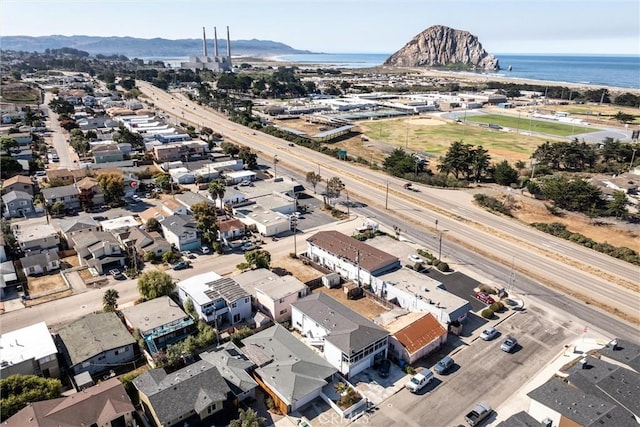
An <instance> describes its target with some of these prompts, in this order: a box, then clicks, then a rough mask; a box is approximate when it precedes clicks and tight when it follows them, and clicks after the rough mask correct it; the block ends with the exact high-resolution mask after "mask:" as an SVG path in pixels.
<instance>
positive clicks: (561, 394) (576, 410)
mask: <svg viewBox="0 0 640 427" xmlns="http://www.w3.org/2000/svg"><path fill="white" fill-rule="evenodd" d="M626 388H628V387H625V389H626ZM634 395H637V393H634ZM527 396H529V397H530V398H531V402H530V405H529V415H531V416H532V417H533V418H535V419H536V420H538V421H539V422H541V423H544V425H553V426H565V425H567V426H584V427H600V426H605V427H606V426H610V427H632V426H635V427H637V426H638V421H637V420H636V419H635V418H634V416H633V415H631V413H629V412H628V411H627V410H625V409H624V408H622V407H620V406H618V405H616V404H615V403H614V402H612V401H611V400H610V399H609V398H607V397H606V396H602V395H601V394H592V393H585V391H584V390H582V389H580V388H578V387H575V386H572V385H570V384H567V383H566V382H565V381H563V380H562V379H560V378H555V377H554V378H551V379H550V380H549V381H547V382H546V383H544V384H542V385H541V386H539V387H537V388H535V389H533V390H532V391H530V392H529V393H527ZM636 400H637V399H636Z"/></svg>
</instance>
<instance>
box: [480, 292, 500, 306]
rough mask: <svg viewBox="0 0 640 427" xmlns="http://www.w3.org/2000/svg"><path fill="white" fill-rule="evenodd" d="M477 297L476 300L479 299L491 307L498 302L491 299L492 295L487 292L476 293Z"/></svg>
mask: <svg viewBox="0 0 640 427" xmlns="http://www.w3.org/2000/svg"><path fill="white" fill-rule="evenodd" d="M475 296H476V298H478V299H479V300H480V301H482V302H483V303H485V304H487V305H491V304H493V303H494V302H496V300H494V299H493V298H491V295H489V294H487V293H486V292H476V295H475Z"/></svg>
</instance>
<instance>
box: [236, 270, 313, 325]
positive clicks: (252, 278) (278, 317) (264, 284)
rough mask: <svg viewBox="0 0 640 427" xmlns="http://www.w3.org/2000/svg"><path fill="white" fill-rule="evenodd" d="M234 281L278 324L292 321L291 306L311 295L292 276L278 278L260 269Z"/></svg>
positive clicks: (307, 289)
mask: <svg viewBox="0 0 640 427" xmlns="http://www.w3.org/2000/svg"><path fill="white" fill-rule="evenodd" d="M234 280H235V281H236V282H238V284H240V286H242V288H243V289H245V290H246V291H247V292H248V293H251V294H252V295H253V297H254V298H255V300H256V305H257V306H258V307H259V308H260V309H261V310H262V311H263V312H264V313H265V314H267V315H268V316H269V317H270V318H271V319H272V320H275V321H276V322H283V321H286V320H290V319H291V304H292V303H294V302H296V301H298V300H299V299H300V298H304V297H306V296H307V295H308V294H309V288H308V287H307V285H305V284H304V283H302V282H301V281H300V280H298V279H296V278H295V277H293V276H291V275H287V276H278V275H277V274H275V273H273V272H271V271H270V270H267V269H264V268H259V269H256V270H251V271H246V272H244V273H242V274H240V275H238V276H235V277H234Z"/></svg>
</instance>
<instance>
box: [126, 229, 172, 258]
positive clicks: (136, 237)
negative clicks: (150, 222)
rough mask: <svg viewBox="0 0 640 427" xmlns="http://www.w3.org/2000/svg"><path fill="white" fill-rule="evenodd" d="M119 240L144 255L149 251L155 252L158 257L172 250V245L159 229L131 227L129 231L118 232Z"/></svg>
mask: <svg viewBox="0 0 640 427" xmlns="http://www.w3.org/2000/svg"><path fill="white" fill-rule="evenodd" d="M118 240H119V241H120V242H121V243H122V245H123V247H125V248H131V247H133V248H134V250H135V251H136V253H137V254H138V255H140V256H142V257H144V255H145V254H146V253H147V252H151V253H153V254H154V255H155V256H156V257H157V258H158V259H159V258H161V257H162V255H164V253H165V252H169V251H170V250H171V245H170V244H169V242H167V240H166V239H165V238H164V237H162V236H161V235H160V233H158V232H157V231H145V230H141V229H139V228H138V227H131V228H129V229H128V230H127V231H124V232H122V233H119V234H118Z"/></svg>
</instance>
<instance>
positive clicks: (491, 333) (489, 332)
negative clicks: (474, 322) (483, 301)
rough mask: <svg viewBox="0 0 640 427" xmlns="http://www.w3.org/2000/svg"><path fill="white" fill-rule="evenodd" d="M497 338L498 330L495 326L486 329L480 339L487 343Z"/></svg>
mask: <svg viewBox="0 0 640 427" xmlns="http://www.w3.org/2000/svg"><path fill="white" fill-rule="evenodd" d="M496 336H498V330H497V329H496V328H494V327H493V326H492V327H490V328H487V329H485V330H484V331H482V333H481V334H480V338H481V339H483V340H485V341H491V340H492V339H494V338H495V337H496Z"/></svg>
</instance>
